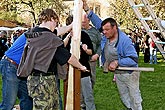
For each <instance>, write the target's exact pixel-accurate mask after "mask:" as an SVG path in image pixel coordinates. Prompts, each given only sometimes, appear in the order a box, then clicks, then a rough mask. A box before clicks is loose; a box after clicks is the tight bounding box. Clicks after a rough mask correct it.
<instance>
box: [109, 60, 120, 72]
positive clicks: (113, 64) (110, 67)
mask: <svg viewBox="0 0 165 110" xmlns="http://www.w3.org/2000/svg"><path fill="white" fill-rule="evenodd" d="M117 67H118V61H117V60H114V61H112V62H111V63H110V64H109V66H108V69H109V70H110V71H115V69H116V68H117Z"/></svg>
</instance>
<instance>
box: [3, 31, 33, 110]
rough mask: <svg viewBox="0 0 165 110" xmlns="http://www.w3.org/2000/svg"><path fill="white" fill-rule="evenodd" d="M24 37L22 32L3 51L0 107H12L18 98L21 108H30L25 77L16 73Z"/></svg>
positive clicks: (4, 108) (24, 41) (6, 109)
mask: <svg viewBox="0 0 165 110" xmlns="http://www.w3.org/2000/svg"><path fill="white" fill-rule="evenodd" d="M25 43H26V37H25V35H24V34H22V35H21V36H20V37H19V38H18V39H17V40H16V41H15V42H14V44H13V45H12V46H11V48H10V49H8V50H7V51H6V52H5V55H4V56H3V58H2V60H1V62H0V72H1V73H2V82H3V85H2V97H3V100H2V103H1V105H0V109H2V110H11V109H12V108H13V107H14V104H15V101H16V98H17V96H18V98H19V99H20V108H21V110H31V109H32V98H30V97H29V96H28V91H27V85H26V78H19V77H17V75H16V72H17V67H18V64H19V62H20V59H21V56H22V52H23V49H24V45H25Z"/></svg>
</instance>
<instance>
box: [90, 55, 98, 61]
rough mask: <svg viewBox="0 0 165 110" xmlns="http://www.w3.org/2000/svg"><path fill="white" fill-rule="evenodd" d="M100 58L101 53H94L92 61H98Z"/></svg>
mask: <svg viewBox="0 0 165 110" xmlns="http://www.w3.org/2000/svg"><path fill="white" fill-rule="evenodd" d="M98 58H99V55H98V54H95V55H92V57H91V60H90V61H96V60H97V59H98Z"/></svg>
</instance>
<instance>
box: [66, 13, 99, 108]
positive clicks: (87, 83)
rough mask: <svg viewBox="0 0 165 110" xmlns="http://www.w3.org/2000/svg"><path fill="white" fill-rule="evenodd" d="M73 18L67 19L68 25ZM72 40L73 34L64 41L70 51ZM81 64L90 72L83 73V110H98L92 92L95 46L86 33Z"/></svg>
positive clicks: (81, 48) (82, 34) (83, 34)
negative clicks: (91, 59) (92, 65)
mask: <svg viewBox="0 0 165 110" xmlns="http://www.w3.org/2000/svg"><path fill="white" fill-rule="evenodd" d="M72 21H73V16H69V17H67V19H66V22H67V24H70V23H72ZM71 38H72V32H71V33H69V35H67V36H66V38H65V39H64V44H65V46H66V47H67V48H68V49H69V50H70V43H71ZM80 42H81V43H80V44H81V45H80V59H79V61H80V63H81V64H83V65H85V66H86V67H87V69H88V70H89V71H86V72H84V71H82V72H81V105H80V106H81V110H96V107H95V103H94V95H93V90H92V81H91V68H90V64H89V61H90V56H92V55H93V54H92V53H94V50H93V44H92V41H91V39H90V37H89V35H88V34H87V33H86V32H85V31H83V30H82V31H81V41H80Z"/></svg>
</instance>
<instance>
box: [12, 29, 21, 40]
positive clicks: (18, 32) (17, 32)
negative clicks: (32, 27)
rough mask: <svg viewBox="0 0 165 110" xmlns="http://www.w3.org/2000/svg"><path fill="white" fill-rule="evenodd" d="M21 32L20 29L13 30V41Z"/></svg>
mask: <svg viewBox="0 0 165 110" xmlns="http://www.w3.org/2000/svg"><path fill="white" fill-rule="evenodd" d="M21 34H22V31H21V30H16V31H15V32H13V39H12V40H13V43H14V42H15V41H16V40H17V38H18V37H19V36H20V35H21Z"/></svg>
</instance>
